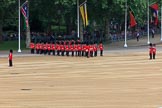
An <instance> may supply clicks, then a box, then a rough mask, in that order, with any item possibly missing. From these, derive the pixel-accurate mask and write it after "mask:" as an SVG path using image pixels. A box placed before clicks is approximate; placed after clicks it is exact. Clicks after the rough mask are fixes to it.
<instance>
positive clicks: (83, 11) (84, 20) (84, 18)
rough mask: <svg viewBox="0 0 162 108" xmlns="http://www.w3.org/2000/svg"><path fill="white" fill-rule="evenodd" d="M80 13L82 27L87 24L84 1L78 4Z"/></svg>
mask: <svg viewBox="0 0 162 108" xmlns="http://www.w3.org/2000/svg"><path fill="white" fill-rule="evenodd" d="M79 8H80V13H81V16H82V19H83V24H84V27H86V26H88V15H87V4H86V1H85V2H83V3H82V4H81V5H80V7H79Z"/></svg>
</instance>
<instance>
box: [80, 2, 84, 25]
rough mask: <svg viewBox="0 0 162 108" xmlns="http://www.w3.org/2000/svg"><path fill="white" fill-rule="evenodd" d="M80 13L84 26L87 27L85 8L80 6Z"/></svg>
mask: <svg viewBox="0 0 162 108" xmlns="http://www.w3.org/2000/svg"><path fill="white" fill-rule="evenodd" d="M80 13H81V16H82V19H83V24H84V27H85V14H84V6H83V5H82V6H80Z"/></svg>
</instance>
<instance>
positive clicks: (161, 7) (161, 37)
mask: <svg viewBox="0 0 162 108" xmlns="http://www.w3.org/2000/svg"><path fill="white" fill-rule="evenodd" d="M161 41H162V2H161Z"/></svg>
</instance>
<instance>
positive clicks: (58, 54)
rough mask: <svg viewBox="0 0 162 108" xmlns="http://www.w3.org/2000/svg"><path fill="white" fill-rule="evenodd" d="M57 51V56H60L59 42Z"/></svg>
mask: <svg viewBox="0 0 162 108" xmlns="http://www.w3.org/2000/svg"><path fill="white" fill-rule="evenodd" d="M56 49H57V56H60V44H59V42H57V44H56Z"/></svg>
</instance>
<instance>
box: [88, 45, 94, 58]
mask: <svg viewBox="0 0 162 108" xmlns="http://www.w3.org/2000/svg"><path fill="white" fill-rule="evenodd" d="M89 51H90V57H93V45H92V44H91V45H90V46H89Z"/></svg>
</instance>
